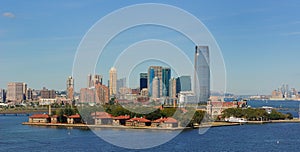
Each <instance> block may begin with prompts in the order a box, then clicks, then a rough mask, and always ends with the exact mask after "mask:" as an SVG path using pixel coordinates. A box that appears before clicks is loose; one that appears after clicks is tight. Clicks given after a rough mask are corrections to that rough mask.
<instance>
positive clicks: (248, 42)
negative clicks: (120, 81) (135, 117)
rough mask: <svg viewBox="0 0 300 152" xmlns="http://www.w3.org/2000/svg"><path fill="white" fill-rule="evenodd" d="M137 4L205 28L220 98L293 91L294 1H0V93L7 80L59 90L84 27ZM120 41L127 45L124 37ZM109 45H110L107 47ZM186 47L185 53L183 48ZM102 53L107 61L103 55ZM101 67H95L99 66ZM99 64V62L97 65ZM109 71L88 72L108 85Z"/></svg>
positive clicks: (298, 23) (297, 53) (299, 20)
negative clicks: (221, 65)
mask: <svg viewBox="0 0 300 152" xmlns="http://www.w3.org/2000/svg"><path fill="white" fill-rule="evenodd" d="M140 3H163V4H168V5H173V6H176V7H179V8H181V9H183V10H185V11H187V12H189V13H191V14H192V15H194V16H195V17H197V18H198V19H199V20H200V21H201V22H202V23H203V24H204V25H205V26H206V27H207V28H208V30H209V31H210V32H211V34H212V35H213V36H214V38H215V40H216V41H217V43H218V45H219V47H220V49H221V52H222V55H223V58H224V62H225V66H226V74H227V76H226V80H227V81H226V84H227V85H226V91H227V92H231V93H235V94H241V95H256V94H271V91H272V90H273V89H276V88H278V87H279V86H281V85H282V84H283V83H285V84H289V86H290V87H294V88H296V89H298V90H300V81H299V76H300V71H299V70H298V69H299V65H300V60H299V59H298V58H299V57H300V43H299V42H300V15H299V14H300V9H299V8H300V1H297V0H289V1H278V0H266V1H259V0H253V1H239V0H227V1H214V0H212V1H196V0H195V1H147V0H143V1H113V2H111V1H93V0H87V1H73V0H72V1H71V0H66V1H59V0H52V1H34V0H29V1H17V0H2V1H1V2H0V15H1V16H0V65H1V74H0V88H6V87H7V83H8V82H14V81H17V82H26V83H27V84H28V87H30V88H34V89H41V88H42V87H47V88H49V89H56V90H64V89H65V88H66V84H65V82H66V79H67V77H68V76H70V75H72V67H73V61H74V58H75V56H76V51H77V47H78V46H79V44H80V42H81V40H82V38H83V37H84V35H85V34H86V33H87V32H88V31H89V29H90V28H91V27H92V26H93V25H94V24H95V23H96V22H97V21H98V20H100V19H101V18H103V17H104V16H105V15H107V14H109V13H111V12H113V11H115V10H117V9H120V8H123V7H126V6H129V5H133V4H140ZM175 18H176V17H175ZM120 22H122V21H120ZM116 24H118V23H116ZM144 28H147V27H144ZM136 30H137V31H135V36H136V37H143V35H142V34H143V32H138V29H136ZM150 30H151V28H150ZM152 30H153V29H152ZM158 31H159V32H168V31H167V30H163V29H158ZM156 32H157V31H156ZM153 33H154V34H155V32H153ZM171 35H172V34H171ZM160 38H161V37H160ZM123 41H125V42H124V43H130V42H131V41H130V38H128V39H123ZM119 42H120V41H116V42H115V44H120V43H119ZM180 42H181V41H178V43H180ZM112 45H113V46H115V45H114V43H112ZM120 45H121V44H120ZM186 47H187V49H188V47H189V45H186ZM191 52H194V48H191ZM109 53H111V55H114V52H109V49H108V55H109ZM189 57H190V58H192V57H191V56H189ZM101 62H102V60H101V61H99V62H98V64H97V67H98V66H99V67H101V65H103V64H102V63H101ZM103 62H104V64H105V60H104V61H103ZM109 68H110V67H108V66H107V67H105V68H97V70H96V72H99V73H100V74H102V75H103V76H104V82H107V80H108V78H107V75H108V69H109ZM101 70H103V71H101ZM141 72H146V70H145V71H141ZM75 81H76V80H75ZM135 85H136V84H135ZM75 87H76V86H75Z"/></svg>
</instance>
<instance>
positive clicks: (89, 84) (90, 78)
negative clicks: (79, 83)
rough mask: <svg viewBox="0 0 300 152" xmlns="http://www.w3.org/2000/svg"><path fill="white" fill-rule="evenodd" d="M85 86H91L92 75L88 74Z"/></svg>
mask: <svg viewBox="0 0 300 152" xmlns="http://www.w3.org/2000/svg"><path fill="white" fill-rule="evenodd" d="M87 87H88V88H91V87H93V77H92V75H91V74H89V75H88V77H87Z"/></svg>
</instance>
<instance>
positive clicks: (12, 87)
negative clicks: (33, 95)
mask: <svg viewBox="0 0 300 152" xmlns="http://www.w3.org/2000/svg"><path fill="white" fill-rule="evenodd" d="M26 88H27V85H26V84H25V83H23V82H10V83H8V84H7V96H6V97H7V101H13V102H21V101H22V100H25V99H26V94H25V93H26Z"/></svg>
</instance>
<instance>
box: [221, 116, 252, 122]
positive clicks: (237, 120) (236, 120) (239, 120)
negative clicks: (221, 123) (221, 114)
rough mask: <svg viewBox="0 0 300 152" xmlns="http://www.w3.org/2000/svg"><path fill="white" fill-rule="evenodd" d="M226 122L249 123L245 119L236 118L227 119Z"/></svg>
mask: <svg viewBox="0 0 300 152" xmlns="http://www.w3.org/2000/svg"><path fill="white" fill-rule="evenodd" d="M225 121H228V122H238V123H246V122H247V120H246V119H245V118H236V117H229V118H225Z"/></svg>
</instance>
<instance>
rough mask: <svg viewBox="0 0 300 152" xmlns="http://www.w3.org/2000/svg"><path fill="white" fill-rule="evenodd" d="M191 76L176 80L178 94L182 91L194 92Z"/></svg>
mask: <svg viewBox="0 0 300 152" xmlns="http://www.w3.org/2000/svg"><path fill="white" fill-rule="evenodd" d="M191 83H192V81H191V76H180V77H178V78H176V93H180V91H192V84H191Z"/></svg>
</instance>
